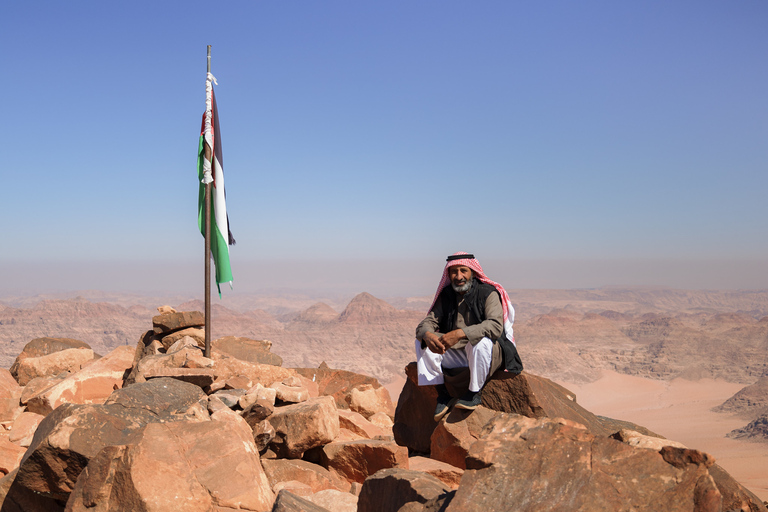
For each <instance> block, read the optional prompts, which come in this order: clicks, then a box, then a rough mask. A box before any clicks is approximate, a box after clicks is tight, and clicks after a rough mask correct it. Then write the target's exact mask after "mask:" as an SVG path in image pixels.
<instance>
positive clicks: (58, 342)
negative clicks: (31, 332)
mask: <svg viewBox="0 0 768 512" xmlns="http://www.w3.org/2000/svg"><path fill="white" fill-rule="evenodd" d="M70 348H85V349H89V350H90V349H91V346H90V345H88V344H87V343H85V342H83V341H80V340H73V339H72V338H49V337H43V338H35V339H33V340H32V341H30V342H29V343H27V344H26V345H24V348H23V349H22V351H21V353H19V355H18V356H16V360H15V361H14V362H13V364H12V365H11V368H10V372H11V375H13V376H14V378H17V374H18V370H19V364H21V361H23V360H24V359H26V358H28V357H41V356H47V355H48V354H53V353H54V352H58V351H60V350H67V349H70Z"/></svg>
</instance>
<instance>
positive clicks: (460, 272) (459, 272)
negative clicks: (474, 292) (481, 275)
mask: <svg viewBox="0 0 768 512" xmlns="http://www.w3.org/2000/svg"><path fill="white" fill-rule="evenodd" d="M448 277H450V279H451V286H453V289H454V290H455V291H457V292H458V293H464V292H466V291H468V290H469V287H470V286H471V281H472V269H471V268H469V267H466V266H464V265H457V266H455V267H451V268H449V269H448Z"/></svg>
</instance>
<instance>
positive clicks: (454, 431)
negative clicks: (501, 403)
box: [430, 406, 500, 469]
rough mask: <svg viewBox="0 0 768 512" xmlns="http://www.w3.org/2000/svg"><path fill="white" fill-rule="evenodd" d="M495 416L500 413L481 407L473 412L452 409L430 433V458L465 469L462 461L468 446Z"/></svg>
mask: <svg viewBox="0 0 768 512" xmlns="http://www.w3.org/2000/svg"><path fill="white" fill-rule="evenodd" d="M497 414H500V413H498V412H496V411H492V410H490V409H488V408H486V407H483V406H480V407H478V408H477V409H475V410H474V411H467V410H465V409H455V408H454V409H452V410H451V412H450V413H448V415H447V416H445V417H444V418H443V419H441V420H440V422H439V423H438V425H437V428H435V431H434V432H433V433H432V440H431V447H430V448H431V450H430V457H432V458H433V459H435V460H439V461H441V462H445V463H446V464H450V465H452V466H455V467H457V468H460V469H464V468H466V464H465V462H464V459H465V458H466V457H467V454H468V453H469V448H470V446H472V444H473V443H474V442H475V441H477V439H478V438H479V437H480V434H481V433H482V432H483V427H484V426H485V424H486V423H488V421H490V420H491V418H493V417H495V416H496V415H497Z"/></svg>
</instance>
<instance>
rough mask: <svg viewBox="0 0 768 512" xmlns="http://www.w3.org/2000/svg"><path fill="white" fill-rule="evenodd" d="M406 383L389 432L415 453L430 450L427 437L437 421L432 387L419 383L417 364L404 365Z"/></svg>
mask: <svg viewBox="0 0 768 512" xmlns="http://www.w3.org/2000/svg"><path fill="white" fill-rule="evenodd" d="M405 376H406V380H405V384H404V385H403V390H402V391H401V392H400V397H399V398H398V400H397V408H396V409H395V422H394V425H393V426H392V433H393V434H394V436H395V441H397V444H399V445H401V446H407V447H408V448H409V449H411V450H413V451H414V452H417V453H429V448H430V438H431V437H432V432H434V430H435V427H436V426H437V423H436V422H435V420H434V419H433V417H434V414H435V407H436V406H437V391H435V387H434V386H419V385H418V378H417V375H416V363H410V364H409V365H408V366H406V367H405Z"/></svg>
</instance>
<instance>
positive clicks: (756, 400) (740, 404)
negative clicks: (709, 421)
mask: <svg viewBox="0 0 768 512" xmlns="http://www.w3.org/2000/svg"><path fill="white" fill-rule="evenodd" d="M712 410H713V411H715V412H727V413H732V414H737V415H739V416H740V417H742V418H745V419H749V420H754V419H757V418H758V417H759V416H760V415H761V414H765V413H768V374H766V375H763V376H762V377H760V378H759V379H758V380H757V382H755V383H754V384H751V385H749V386H747V387H745V388H743V389H742V390H741V391H739V392H738V393H736V394H735V395H733V396H732V397H731V398H729V399H728V400H726V401H725V402H723V403H722V404H720V405H718V406H717V407H715V408H713V409H712Z"/></svg>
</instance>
